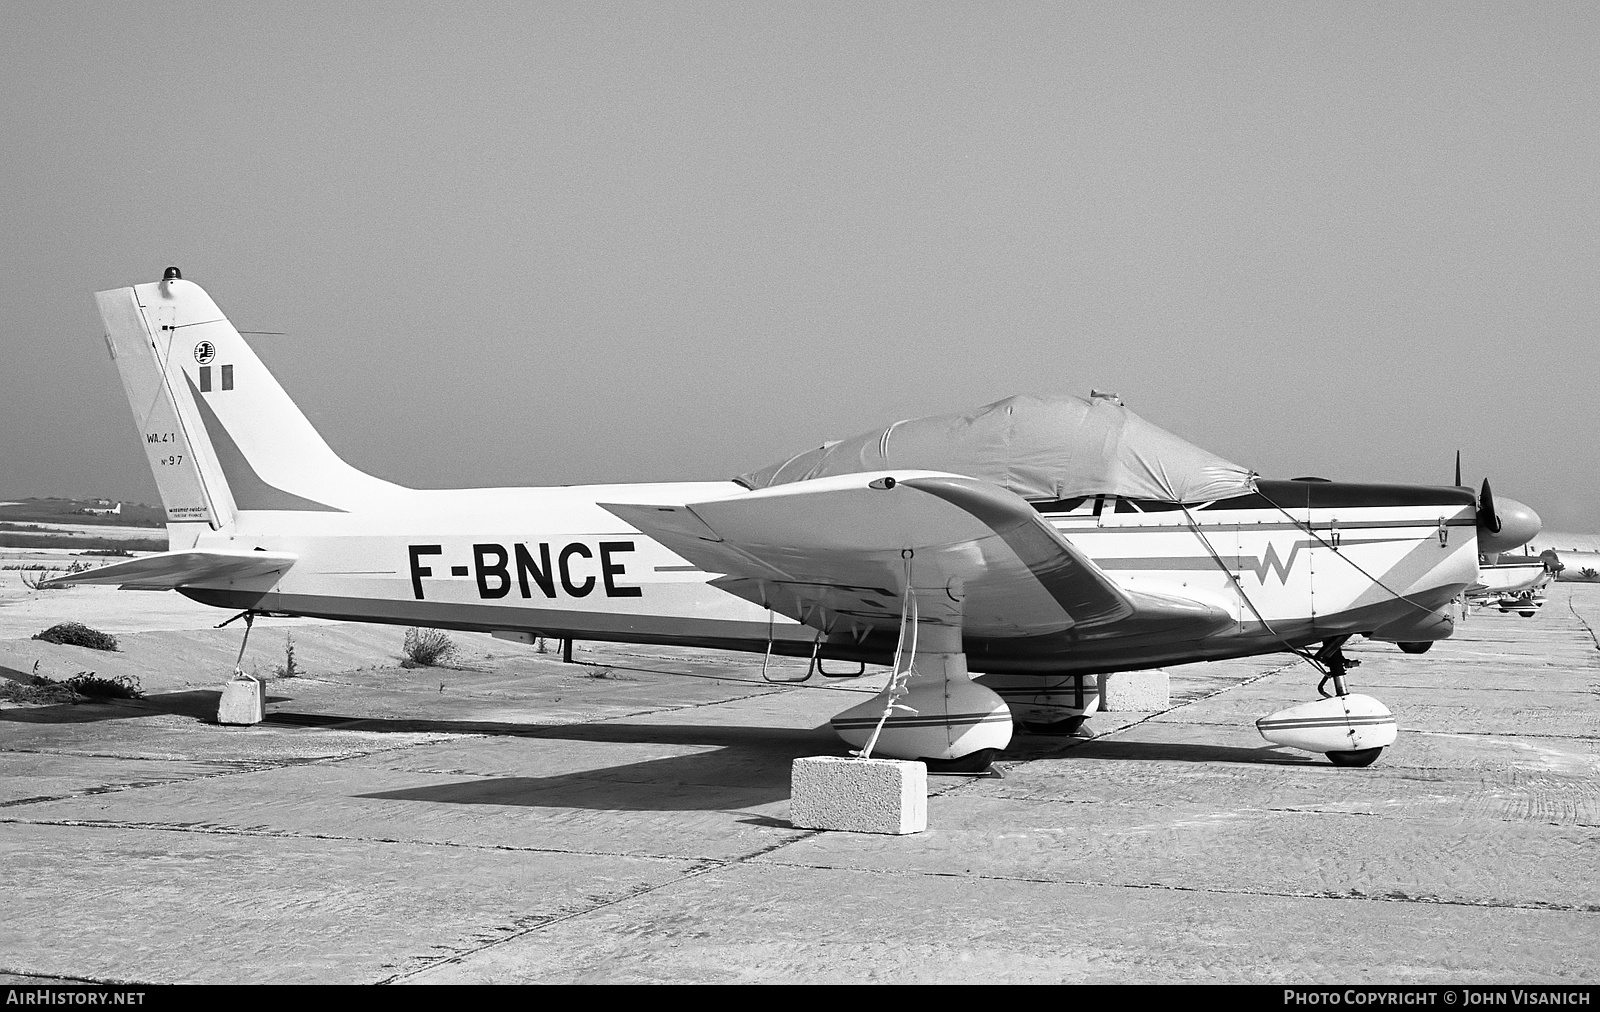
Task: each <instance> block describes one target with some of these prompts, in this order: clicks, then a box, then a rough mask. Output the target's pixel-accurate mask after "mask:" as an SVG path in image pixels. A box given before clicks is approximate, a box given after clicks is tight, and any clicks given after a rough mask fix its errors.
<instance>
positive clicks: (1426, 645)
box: [1396, 640, 1433, 654]
mask: <svg viewBox="0 0 1600 1012" xmlns="http://www.w3.org/2000/svg"><path fill="white" fill-rule="evenodd" d="M1396 646H1398V647H1399V648H1400V649H1401V650H1404V651H1405V652H1406V653H1408V654H1425V653H1427V652H1428V651H1429V650H1430V649H1432V647H1433V640H1423V641H1421V642H1420V643H1399V644H1396Z"/></svg>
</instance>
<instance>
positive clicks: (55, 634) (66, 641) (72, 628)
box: [33, 622, 117, 650]
mask: <svg viewBox="0 0 1600 1012" xmlns="http://www.w3.org/2000/svg"><path fill="white" fill-rule="evenodd" d="M33 638H34V639H36V640H44V641H45V642H46V643H60V644H62V645H64V646H69V647H88V648H89V649H90V650H115V649H117V638H116V637H115V636H113V635H111V634H110V633H103V632H101V631H100V630H98V629H90V628H89V627H88V626H86V625H84V624H83V623H82V622H62V623H60V624H58V625H53V626H51V627H50V628H48V629H46V630H45V631H44V632H42V633H38V634H36V635H35V636H34V637H33Z"/></svg>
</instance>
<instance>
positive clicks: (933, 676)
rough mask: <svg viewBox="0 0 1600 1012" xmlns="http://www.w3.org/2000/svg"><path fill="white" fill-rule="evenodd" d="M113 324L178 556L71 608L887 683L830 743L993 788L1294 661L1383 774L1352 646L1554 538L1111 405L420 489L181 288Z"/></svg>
mask: <svg viewBox="0 0 1600 1012" xmlns="http://www.w3.org/2000/svg"><path fill="white" fill-rule="evenodd" d="M95 298H96V301H97V303H98V306H99V310H100V315H101V317H102V318H103V319H104V321H105V330H106V343H107V345H108V346H109V348H110V350H111V356H112V358H113V359H114V360H115V361H116V364H117V368H118V370H119V371H120V373H121V375H122V382H123V385H124V387H125V388H126V390H127V394H128V400H129V403H130V404H131V405H132V407H133V412H134V417H135V420H136V422H137V424H138V426H139V433H140V437H141V439H142V440H143V443H144V446H145V450H146V452H147V454H148V455H149V458H150V464H151V467H152V469H153V470H154V472H155V477H156V484H157V485H158V486H159V488H160V491H161V498H162V502H163V504H164V505H165V507H166V511H167V520H168V525H167V526H168V531H169V533H170V538H171V540H170V545H171V550H170V551H167V552H164V553H161V554H158V555H152V556H148V557H145V558H139V559H134V560H131V561H127V562H119V563H115V564H112V565H109V566H106V567H103V568H101V569H96V570H92V571H89V572H85V573H79V574H74V575H71V576H65V577H60V578H58V579H56V580H55V581H52V582H53V584H54V585H63V584H69V583H86V584H110V585H119V586H124V587H133V588H140V589H154V588H167V589H175V590H178V591H179V592H180V593H183V594H184V595H186V596H188V597H190V598H193V599H194V600H196V601H200V602H203V603H205V604H209V605H214V606H216V607H219V608H228V609H232V610H240V611H243V612H245V613H246V614H247V615H253V614H273V615H305V616H314V617H320V618H328V619H338V620H344V621H359V622H385V623H394V624H400V625H408V626H410V625H419V626H429V627H436V628H448V629H462V630H478V631H485V632H491V633H494V634H496V635H498V636H501V637H503V638H508V639H520V640H523V641H531V639H532V638H533V637H535V636H548V637H559V638H564V639H568V640H569V641H570V640H572V639H588V640H609V641H621V642H633V643H657V644H682V645H693V646H704V647H716V648H725V649H733V650H749V651H765V652H768V653H769V655H770V653H771V652H774V651H775V652H777V653H780V654H787V655H793V656H802V657H804V656H810V657H811V658H812V659H813V668H814V669H816V668H820V667H821V665H822V662H823V661H824V660H833V661H850V662H862V663H863V664H864V663H869V662H870V663H874V664H888V665H892V666H893V668H892V671H891V677H890V679H889V681H888V684H887V685H886V687H885V688H884V690H883V692H882V693H880V694H878V695H877V696H875V697H872V698H871V699H869V700H868V701H867V702H865V703H862V704H861V705H859V706H855V707H852V708H850V709H848V710H846V711H844V712H843V713H841V714H839V715H838V716H837V717H835V718H834V719H833V726H834V728H835V730H836V731H837V732H838V733H839V735H840V736H841V737H843V738H844V739H845V741H847V742H849V743H851V744H853V745H855V746H857V747H858V748H861V747H863V746H865V747H866V748H867V749H868V750H872V749H875V750H876V753H877V754H879V755H884V756H889V757H893V758H903V759H921V760H924V761H927V762H930V763H932V764H935V765H936V766H938V765H944V766H945V767H946V768H951V769H961V768H966V769H973V770H976V769H982V768H984V767H985V766H987V764H988V763H989V762H990V761H991V760H992V758H993V757H994V755H995V754H996V753H997V752H998V751H999V750H1001V749H1003V748H1005V747H1006V745H1007V744H1008V743H1009V742H1010V740H1011V735H1012V733H1013V719H1014V717H1015V718H1016V719H1017V720H1019V721H1020V722H1021V723H1022V725H1023V728H1024V730H1027V731H1032V732H1035V733H1052V732H1054V733H1061V732H1064V731H1070V730H1072V729H1075V728H1076V726H1077V724H1078V722H1080V721H1081V720H1082V717H1083V715H1085V714H1086V713H1090V712H1092V711H1093V708H1094V696H1095V687H1094V686H1095V683H1094V682H1093V681H1092V678H1093V676H1095V675H1097V674H1101V673H1108V672H1116V671H1132V670H1139V669H1146V668H1153V667H1158V666H1161V665H1166V664H1179V663H1184V662H1189V661H1200V660H1211V659H1218V658H1225V657H1241V656H1247V655H1252V654H1262V653H1269V652H1274V651H1294V652H1296V653H1299V654H1301V655H1302V656H1305V657H1307V658H1309V659H1311V660H1312V661H1313V662H1314V663H1315V664H1316V666H1317V668H1318V669H1319V670H1320V671H1322V672H1323V673H1324V677H1323V679H1322V685H1326V684H1327V683H1328V682H1329V681H1330V680H1331V681H1332V682H1333V686H1334V689H1335V692H1334V693H1333V694H1332V695H1329V694H1327V693H1325V692H1324V693H1323V698H1321V699H1318V700H1315V701H1313V702H1310V703H1306V704H1302V705H1300V706H1297V707H1293V708H1291V709H1288V710H1285V711H1282V712H1280V713H1277V714H1274V715H1272V716H1271V717H1267V718H1263V720H1261V721H1259V722H1258V727H1259V729H1260V731H1261V733H1262V734H1263V735H1264V736H1265V737H1266V738H1267V739H1268V740H1270V741H1273V742H1277V743H1279V744H1285V745H1291V746H1294V747H1298V748H1303V749H1308V750H1310V751H1321V752H1325V753H1327V754H1328V756H1329V757H1330V759H1331V760H1332V761H1334V762H1335V763H1338V764H1340V765H1365V764H1367V763H1369V762H1371V761H1372V760H1373V759H1374V758H1375V757H1376V756H1377V754H1378V752H1380V751H1381V750H1382V748H1383V747H1384V746H1385V745H1388V744H1390V743H1391V742H1392V741H1393V740H1394V738H1395V730H1396V725H1395V720H1394V717H1393V716H1392V715H1390V713H1389V711H1388V710H1387V709H1385V708H1384V707H1383V705H1382V704H1381V703H1379V702H1378V701H1377V700H1374V699H1371V697H1367V696H1361V695H1356V694H1352V693H1350V692H1348V690H1347V688H1346V686H1345V681H1344V673H1345V669H1346V666H1347V665H1348V664H1349V662H1348V661H1347V660H1346V659H1345V657H1344V654H1343V653H1342V651H1341V647H1342V646H1343V644H1344V643H1345V642H1346V641H1347V640H1348V639H1349V638H1350V637H1351V636H1353V635H1357V634H1364V635H1367V636H1371V637H1373V638H1376V639H1381V640H1390V641H1395V642H1401V643H1421V642H1429V641H1432V640H1435V639H1441V638H1443V637H1446V636H1449V635H1450V633H1451V631H1452V629H1453V627H1454V607H1455V605H1454V601H1455V599H1457V598H1458V597H1460V595H1461V594H1462V592H1463V591H1464V590H1465V589H1466V588H1467V587H1469V586H1471V585H1472V584H1473V583H1474V582H1476V581H1477V579H1478V556H1479V554H1480V553H1484V552H1498V551H1505V550H1507V549H1510V548H1512V547H1515V546H1517V545H1521V544H1523V543H1525V542H1526V541H1528V540H1529V539H1530V538H1532V537H1533V536H1534V535H1535V534H1537V533H1538V530H1539V521H1538V517H1537V516H1536V515H1535V514H1534V513H1533V512H1532V511H1531V510H1529V509H1527V507H1525V506H1521V505H1520V504H1517V503H1513V502H1511V501H1509V500H1504V499H1502V500H1500V506H1499V509H1498V510H1497V509H1496V507H1495V505H1494V502H1493V500H1492V498H1491V496H1490V493H1489V487H1488V483H1487V482H1485V483H1484V488H1483V492H1482V494H1481V496H1474V494H1473V493H1472V491H1471V490H1469V489H1464V488H1460V487H1446V486H1436V487H1429V486H1413V485H1357V484H1346V483H1338V482H1327V481H1321V480H1317V479H1296V480H1292V481H1268V480H1264V479H1260V478H1257V477H1256V476H1255V475H1254V474H1253V473H1251V472H1250V471H1248V470H1246V469H1244V468H1241V467H1239V466H1237V465H1234V464H1231V463H1229V462H1228V461H1226V460H1223V459H1221V458H1219V457H1216V456H1214V455H1212V454H1209V453H1206V452H1205V451H1203V450H1200V449H1198V448H1197V447H1194V446H1192V445H1190V444H1189V443H1186V442H1184V441H1183V440H1181V439H1179V438H1177V437H1176V436H1173V435H1172V434H1170V433H1168V432H1165V431H1164V430H1162V429H1159V428H1157V427H1156V426H1154V425H1151V424H1150V423H1148V422H1146V421H1144V420H1143V419H1141V418H1139V417H1138V416H1137V415H1135V414H1134V413H1133V412H1131V411H1129V410H1128V409H1127V408H1125V407H1124V406H1123V405H1122V403H1121V402H1120V401H1119V400H1117V399H1116V398H1115V397H1114V396H1109V395H1099V394H1096V395H1094V396H1092V397H1091V398H1090V399H1089V400H1083V399H1080V398H1076V397H1053V398H1030V397H1014V398H1009V399H1007V400H1004V401H1000V402H998V403H996V404H992V405H989V406H987V407H985V408H982V409H979V410H978V411H976V412H973V413H970V414H966V415H949V416H941V417H935V418H925V419H916V420H911V421H906V422H897V423H896V424H894V425H891V426H889V427H888V428H887V429H883V430H879V431H874V432H871V433H867V434H864V435H862V436H859V437H856V438H855V439H851V440H846V441H844V442H841V443H830V444H828V445H826V446H823V447H820V448H818V449H815V450H812V451H810V452H807V453H803V454H801V455H799V456H797V457H794V458H792V459H790V460H787V461H785V462H783V463H781V464H778V465H775V466H773V467H770V468H767V469H765V470H763V471H758V472H754V473H752V474H747V475H744V476H742V477H740V478H739V479H738V480H736V481H723V482H696V483H670V484H638V485H594V486H577V487H557V488H496V489H457V490H420V489H410V488H404V487H402V486H399V485H395V484H392V483H390V482H387V481H383V480H381V479H378V478H375V477H372V476H371V475H368V474H364V473H362V472H361V471H358V470H356V469H355V468H353V467H351V466H350V465H348V464H346V463H345V462H344V461H343V460H341V459H340V458H339V457H338V456H337V455H336V454H335V453H334V452H333V451H332V450H331V449H329V448H328V446H327V444H326V443H324V442H323V440H322V438H321V437H320V436H319V435H318V434H317V433H316V431H315V430H314V429H313V428H312V427H311V424H310V423H309V422H308V421H307V420H306V417H305V416H304V415H303V414H301V412H300V410H299V409H298V408H297V407H295V405H294V403H293V402H292V401H291V400H290V399H289V397H288V395H287V394H286V393H285V392H284V390H283V388H282V387H280V386H279V385H278V383H277V382H276V381H275V380H274V379H273V377H272V376H271V374H269V373H268V371H267V370H266V368H265V367H264V366H263V365H262V363H261V361H260V360H259V359H258V358H257V357H256V355H255V354H254V353H253V352H252V351H251V349H250V347H249V346H248V345H247V344H246V343H245V341H244V339H243V338H242V337H240V335H239V332H238V331H237V330H235V329H234V328H233V326H232V325H231V324H229V322H228V320H227V319H226V318H225V317H224V316H223V314H222V313H221V311H220V310H218V309H217V306H216V304H215V303H213V302H212V301H211V298H210V297H209V296H207V295H206V293H205V292H204V291H203V290H202V289H201V288H200V287H199V286H197V285H195V284H193V283H191V282H188V281H185V280H183V278H182V275H181V274H180V272H179V271H178V270H177V269H176V268H169V269H168V270H167V272H166V277H165V278H164V279H163V280H162V281H159V282H154V283H150V284H142V285H136V286H134V287H132V288H119V289H116V290H113V291H108V292H100V293H98V294H97V295H96V297H95ZM1319 644H1320V646H1317V645H1319ZM1313 647H1315V649H1314V650H1313V649H1311V648H1313ZM974 672H976V673H979V674H978V675H977V677H973V674H972V673H974ZM1322 685H1319V686H1318V688H1319V692H1320V691H1321V690H1322Z"/></svg>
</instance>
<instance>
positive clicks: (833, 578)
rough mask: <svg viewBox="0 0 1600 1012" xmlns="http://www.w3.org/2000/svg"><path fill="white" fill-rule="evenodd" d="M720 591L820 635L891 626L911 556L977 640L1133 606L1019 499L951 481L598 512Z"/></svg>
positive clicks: (864, 477)
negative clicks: (708, 576)
mask: <svg viewBox="0 0 1600 1012" xmlns="http://www.w3.org/2000/svg"><path fill="white" fill-rule="evenodd" d="M602 505H604V506H605V508H606V509H607V510H609V511H611V512H612V513H613V514H615V515H616V516H618V517H620V518H622V519H623V520H625V521H627V522H628V523H630V524H632V525H633V526H635V527H637V528H638V529H639V530H640V531H641V532H642V533H644V534H646V535H648V536H650V537H652V538H654V539H656V540H658V541H660V542H661V543H662V544H663V545H664V546H665V547H667V548H668V549H670V550H671V551H673V552H675V553H677V554H678V555H680V556H682V557H683V558H684V559H686V560H688V561H689V562H691V563H693V564H694V565H696V566H698V567H699V568H701V569H702V570H705V571H707V572H711V573H717V574H722V575H721V576H720V577H719V578H718V579H715V580H713V581H712V585H713V586H715V587H720V588H722V589H723V590H726V591H728V592H729V593H732V594H735V595H737V596H739V597H742V598H745V599H746V600H749V601H753V602H755V603H757V604H760V605H762V606H763V607H767V608H770V609H772V610H773V611H776V612H778V613H780V614H783V615H787V616H789V617H791V618H793V619H795V620H797V621H799V622H802V623H804V624H806V625H810V626H812V627H815V628H818V629H823V630H826V631H830V632H832V631H835V630H839V629H841V628H842V629H844V630H846V631H852V632H856V633H857V634H859V635H865V631H869V630H888V631H893V630H896V629H897V628H898V626H899V622H900V611H901V589H902V588H903V587H904V586H905V567H906V561H905V553H906V552H908V551H909V553H910V554H911V566H912V569H911V574H912V575H911V585H912V586H913V587H915V588H916V589H917V590H918V591H919V592H928V593H919V602H921V601H922V600H924V598H927V599H929V600H932V599H933V598H934V595H933V594H932V593H931V591H936V590H940V589H942V590H944V591H945V592H946V594H947V595H948V596H949V599H950V601H951V602H957V601H959V614H960V619H959V621H960V623H961V625H962V627H963V628H964V630H965V631H966V632H967V633H969V634H973V635H979V636H983V635H987V636H998V637H1023V636H1036V635H1050V634H1056V633H1060V632H1063V631H1065V630H1068V629H1072V628H1074V627H1082V626H1098V625H1103V624H1108V623H1113V622H1117V621H1119V620H1121V619H1125V618H1127V617H1129V616H1131V615H1133V614H1134V612H1135V611H1136V609H1137V607H1138V605H1137V604H1136V601H1135V599H1134V598H1133V597H1130V595H1128V594H1127V593H1125V592H1124V591H1123V590H1122V589H1121V588H1119V587H1118V586H1117V585H1116V584H1115V583H1114V582H1113V581H1112V580H1111V579H1110V578H1109V577H1107V576H1106V575H1105V573H1103V572H1101V570H1100V569H1099V568H1098V567H1096V566H1095V565H1094V563H1093V562H1091V561H1090V560H1089V559H1088V558H1087V557H1086V556H1084V555H1083V554H1082V553H1080V552H1079V551H1078V550H1077V549H1076V548H1074V547H1073V546H1072V545H1071V544H1070V543H1069V542H1068V541H1067V540H1066V539H1065V538H1063V537H1062V536H1061V535H1060V533H1058V532H1057V531H1056V530H1055V529H1054V528H1053V527H1051V526H1050V525H1049V524H1048V523H1046V522H1045V521H1043V520H1042V519H1040V517H1039V515H1038V513H1037V512H1036V511H1035V510H1034V509H1033V507H1032V506H1030V505H1029V504H1028V503H1027V502H1026V501H1025V500H1023V499H1022V498H1020V497H1019V496H1017V495H1015V494H1013V493H1011V492H1009V491H1007V490H1005V489H1003V488H1000V487H999V486H997V485H994V484H992V483H989V482H985V481H980V480H978V479H975V478H967V477H963V476H960V475H954V474H943V473H939V472H929V471H901V472H890V473H888V474H852V475H840V476H835V477H827V478H817V479H812V480H809V481H798V482H792V483H789V484H784V485H776V486H773V487H771V488H766V489H762V490H760V491H755V492H749V493H746V494H742V495H736V496H732V497H730V498H726V499H718V500H713V501H709V502H701V503H689V504H686V505H683V506H656V505H635V504H602ZM924 618H925V619H926V618H927V611H926V609H924Z"/></svg>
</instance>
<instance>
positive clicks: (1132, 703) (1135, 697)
mask: <svg viewBox="0 0 1600 1012" xmlns="http://www.w3.org/2000/svg"><path fill="white" fill-rule="evenodd" d="M1171 705H1172V686H1171V684H1170V682H1169V680H1168V678H1167V673H1166V672H1165V671H1162V670H1161V669H1160V668H1151V669H1150V670H1148V671H1113V672H1111V673H1110V674H1105V675H1101V676H1100V709H1101V710H1121V711H1128V710H1165V709H1167V708H1168V707H1170V706H1171Z"/></svg>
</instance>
